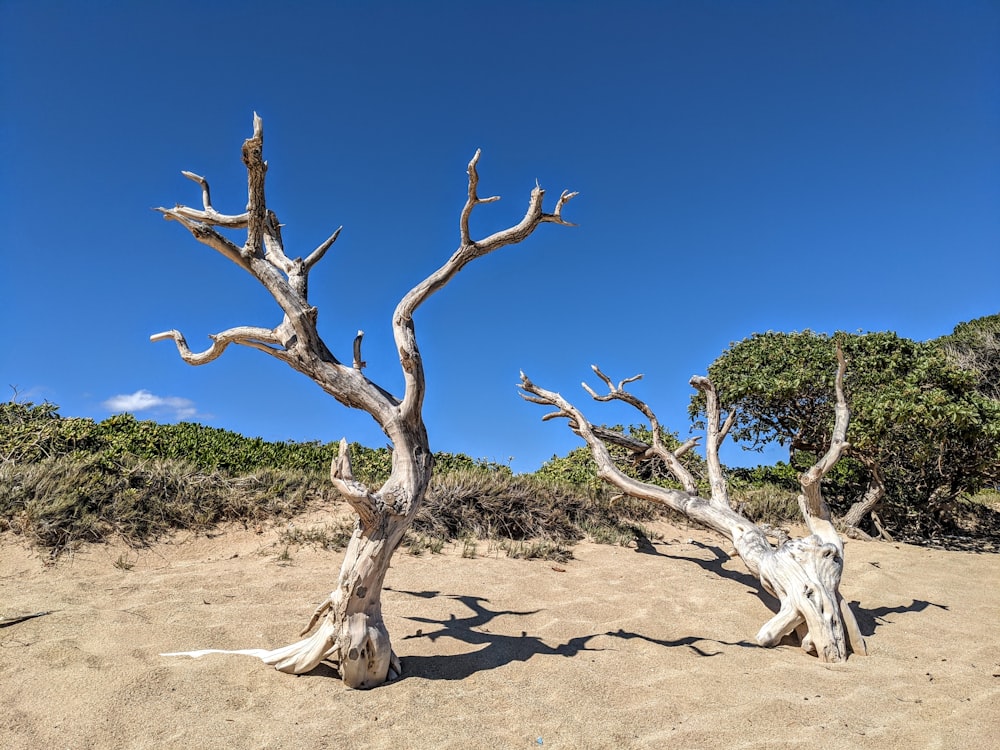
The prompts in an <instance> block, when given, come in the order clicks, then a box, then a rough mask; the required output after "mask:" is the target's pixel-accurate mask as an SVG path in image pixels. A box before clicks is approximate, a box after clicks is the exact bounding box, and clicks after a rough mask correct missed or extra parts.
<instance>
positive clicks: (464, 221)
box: [392, 151, 576, 415]
mask: <svg viewBox="0 0 1000 750" xmlns="http://www.w3.org/2000/svg"><path fill="white" fill-rule="evenodd" d="M479 156H480V152H479V151H477V152H476V154H475V156H473V158H472V161H470V162H469V167H468V175H469V195H468V199H467V200H466V203H465V206H464V208H463V209H462V214H461V218H460V229H461V232H460V234H461V246H460V247H459V248H458V249H457V250H456V251H455V252H454V253H453V254H452V256H451V258H449V259H448V261H447V262H446V263H445V264H444V265H443V266H441V267H440V268H438V269H437V270H436V271H434V272H433V273H432V274H431V275H430V276H428V277H427V278H426V279H424V280H423V281H422V282H420V283H419V284H417V285H416V286H415V287H413V289H411V290H410V291H409V292H408V293H407V294H406V295H405V296H404V297H403V299H402V300H400V302H399V304H398V305H397V306H396V310H395V312H394V313H393V316H392V326H393V335H394V339H395V342H396V349H397V351H398V352H399V361H400V365H401V366H402V368H403V379H404V382H405V394H404V396H403V407H402V408H403V413H404V415H412V414H415V413H417V412H419V411H420V409H421V408H422V406H423V400H424V393H425V390H426V384H425V382H424V371H423V362H422V359H421V356H420V350H419V348H418V347H417V340H416V331H415V329H414V324H413V313H414V312H415V311H416V309H417V308H418V307H419V306H420V305H421V304H423V303H424V302H425V301H426V300H427V299H428V298H429V297H430V296H431V295H432V294H434V292H436V291H438V290H439V289H441V288H442V287H443V286H444V285H445V284H447V283H448V282H449V281H450V280H451V279H452V278H453V277H454V276H455V274H457V273H458V272H459V271H461V270H462V269H463V268H464V267H465V266H466V265H468V264H469V263H470V262H471V261H473V260H475V259H476V258H481V257H483V256H484V255H488V254H489V253H492V252H494V251H495V250H499V249H500V248H503V247H506V246H508V245H514V244H517V243H519V242H521V241H523V240H525V239H527V238H528V237H529V236H530V235H531V234H532V233H533V232H534V231H535V230H536V229H537V228H538V227H539V225H541V224H544V223H558V224H567V225H568V222H565V221H563V219H562V217H561V212H562V208H563V206H565V204H566V203H567V202H568V201H569V200H570V199H571V198H572V197H573V196H574V195H576V193H564V194H563V197H562V199H561V200H560V203H559V208H558V210H559V214H547V213H545V212H544V211H543V210H542V201H543V198H544V197H545V191H544V190H542V189H541V188H539V187H537V186H536V187H535V188H534V189H533V190H532V191H531V196H530V198H529V200H528V209H527V211H526V212H525V214H524V218H522V219H521V221H520V222H518V223H517V224H515V225H514V226H512V227H509V228H507V229H504V230H501V231H499V232H495V233H494V234H492V235H490V236H489V237H487V238H485V239H482V240H478V241H477V240H473V239H472V236H471V234H470V231H469V217H470V216H471V214H472V210H473V208H475V207H476V206H477V205H479V204H481V203H492V202H494V201H496V200H499V196H491V197H490V198H480V197H479V194H478V186H479V172H478V164H479Z"/></svg>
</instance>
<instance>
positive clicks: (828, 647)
mask: <svg viewBox="0 0 1000 750" xmlns="http://www.w3.org/2000/svg"><path fill="white" fill-rule="evenodd" d="M837 355H838V361H839V367H838V370H837V377H836V394H837V407H836V424H835V426H834V431H833V439H832V441H831V445H830V448H829V450H828V451H827V453H826V454H825V455H824V456H823V457H822V458H820V460H819V461H817V463H816V464H815V465H814V466H813V467H812V468H811V469H809V471H807V472H805V473H803V474H802V475H801V476H800V479H799V482H800V485H801V494H800V495H799V506H800V508H801V510H802V515H803V517H804V519H805V521H806V524H807V526H808V528H809V531H810V535H809V536H807V537H804V538H802V539H791V540H789V539H784V540H781V541H780V543H779V544H778V546H777V547H774V546H772V544H771V543H770V541H769V540H768V536H767V534H766V533H765V531H764V530H763V529H761V528H760V527H759V526H757V525H756V524H754V523H752V522H751V521H750V520H748V519H747V518H745V517H744V516H742V515H741V514H739V513H738V512H736V511H735V510H733V509H732V507H731V506H730V501H729V491H728V487H727V484H726V480H725V477H724V475H723V471H722V464H721V462H720V460H719V446H720V445H721V444H722V441H723V440H724V439H725V437H726V434H727V433H728V431H729V429H730V427H731V426H732V423H733V419H734V413H733V412H730V413H729V414H727V416H726V419H725V421H723V420H722V418H721V409H720V408H719V401H718V398H717V396H716V392H715V388H714V387H713V385H712V383H711V381H710V380H709V379H708V378H705V377H700V376H696V377H693V378H692V379H691V385H692V386H694V387H695V388H696V389H698V390H700V391H701V392H702V393H704V394H705V396H706V400H707V409H706V435H705V437H706V445H705V456H706V464H707V471H708V478H709V483H710V488H711V490H710V497H709V498H708V499H705V498H702V497H700V496H699V494H698V483H697V481H696V479H695V477H694V476H692V474H691V473H690V472H689V471H688V470H687V469H686V468H685V467H684V465H683V464H682V463H681V462H680V461H679V460H678V459H679V458H680V456H681V455H682V454H683V452H685V451H687V450H690V448H691V447H692V444H693V441H689V442H687V443H685V444H683V445H681V446H680V447H679V448H677V449H676V450H674V451H670V450H669V449H667V448H666V447H665V446H664V445H663V444H662V443H661V442H660V429H659V422H658V420H657V418H656V415H655V414H654V413H653V411H652V409H650V408H649V406H648V405H647V404H646V403H644V402H643V401H641V400H639V399H638V398H636V397H635V396H634V395H632V394H630V393H628V392H627V391H626V390H625V385H626V384H628V383H630V382H633V381H635V380H637V379H639V378H641V377H642V376H641V375H638V376H635V377H633V378H628V379H626V380H623V381H621V382H619V383H618V384H615V383H613V382H612V380H611V379H610V378H609V377H608V376H607V375H605V374H604V373H603V372H601V371H600V370H599V369H598V368H597V367H596V366H595V367H594V368H593V369H594V372H595V373H596V374H597V375H598V377H600V378H601V380H603V381H604V383H605V384H606V385H607V387H608V393H607V394H605V395H598V394H597V393H596V392H595V391H593V390H592V389H591V388H590V387H589V386H588V385H587V384H586V383H584V384H583V387H584V389H586V390H587V392H588V393H590V395H591V396H592V397H593V398H594V399H596V400H597V401H623V402H625V403H627V404H630V405H631V406H633V407H635V408H636V409H638V410H639V411H640V412H641V413H642V414H643V415H644V416H645V417H646V419H648V420H649V423H650V427H651V430H652V435H653V438H652V439H653V442H652V444H647V443H643V442H642V441H639V440H636V439H635V438H634V437H631V436H625V435H622V434H620V433H618V432H616V431H613V430H608V429H606V428H603V427H599V426H595V425H593V424H591V423H590V422H589V421H587V419H586V417H584V415H583V413H582V412H581V411H580V410H579V409H577V408H576V407H575V406H573V405H572V404H570V403H569V402H568V401H566V399H564V398H563V397H562V396H560V395H559V394H558V393H554V392H552V391H547V390H545V389H543V388H540V387H538V386H537V385H535V384H534V383H532V382H531V380H529V379H528V378H527V376H525V375H524V373H522V374H521V384H520V387H521V389H522V393H521V396H522V397H523V398H525V399H526V400H528V401H531V402H533V403H537V404H543V405H546V406H553V407H555V409H556V411H555V412H553V413H550V414H547V415H546V416H545V417H543V419H545V420H548V419H554V418H559V417H565V418H566V419H568V420H569V426H570V429H572V430H573V431H574V432H575V433H576V434H577V435H579V436H580V437H582V438H583V439H584V440H585V441H586V443H587V445H588V446H589V448H590V452H591V455H592V456H593V458H594V461H595V462H596V464H597V473H598V476H600V477H601V478H602V479H604V480H605V481H607V482H610V483H611V484H612V485H614V486H615V487H617V488H618V489H620V490H621V491H622V492H624V493H626V494H628V495H631V496H633V497H638V498H642V499H644V500H648V501H651V502H654V503H658V504H661V505H665V506H667V507H668V508H671V509H673V510H675V511H677V512H679V513H682V514H683V515H685V516H687V517H688V518H689V519H691V520H692V521H695V522H696V523H698V524H700V525H702V526H705V527H707V528H709V529H712V530H713V531H717V532H719V533H720V534H723V535H724V536H726V537H727V538H728V539H729V540H730V541H731V542H732V544H733V547H734V548H735V550H736V552H737V554H738V555H739V556H740V557H741V558H742V559H743V562H744V563H745V564H746V566H747V568H749V570H750V571H751V572H752V573H753V575H754V576H756V577H757V578H758V579H759V580H760V582H761V584H762V585H763V587H764V588H765V589H766V590H767V591H768V592H770V593H771V594H773V595H774V596H775V597H777V598H778V600H779V602H780V604H781V607H780V610H779V611H778V613H777V614H775V615H774V617H773V618H771V620H769V621H768V622H767V623H766V624H765V625H764V627H762V628H761V629H760V632H758V633H757V642H758V643H759V644H760V645H762V646H774V645H777V644H778V643H779V642H780V641H781V639H782V638H784V637H785V636H786V635H789V634H790V633H792V632H793V631H795V632H796V633H797V634H798V636H799V639H800V642H801V644H802V648H803V649H805V650H806V651H807V652H810V653H815V654H816V655H817V656H818V657H819V658H820V659H821V660H822V661H824V662H839V661H844V660H845V659H847V655H848V651H849V649H850V650H853V651H854V652H856V653H861V654H864V653H866V649H865V643H864V639H863V638H862V637H861V632H860V630H859V629H858V625H857V621H856V620H855V618H854V614H853V613H852V612H851V609H850V606H849V605H848V603H847V602H846V601H845V600H844V599H843V597H842V596H841V595H840V590H839V586H840V577H841V573H842V572H843V566H844V544H843V541H842V540H841V538H840V536H839V535H838V534H837V531H836V530H835V529H834V527H833V524H832V522H831V519H830V510H829V508H828V507H827V504H826V502H825V501H824V500H823V495H822V492H821V489H820V482H821V480H822V478H823V476H824V475H825V474H826V473H827V472H828V471H829V470H830V469H831V468H833V466H834V464H836V462H837V460H838V459H839V458H840V455H841V454H842V453H843V451H844V450H846V449H847V448H848V444H847V442H846V435H847V424H848V420H849V413H848V408H847V403H846V400H845V399H844V390H843V377H844V368H845V363H844V358H843V354H842V353H841V352H840V351H839V350H838V352H837ZM608 443H612V444H617V445H620V446H622V447H624V448H626V449H628V450H630V451H632V452H633V453H635V454H637V455H640V456H642V457H646V458H651V457H654V456H656V457H659V458H660V459H661V460H662V461H663V462H664V463H665V464H666V466H667V467H668V469H669V470H670V472H671V473H672V474H673V475H674V476H675V477H676V479H677V480H678V481H679V482H680V484H681V486H682V487H683V488H684V489H682V490H672V489H666V488H663V487H659V486H657V485H652V484H647V483H645V482H640V481H637V480H635V479H632V478H631V477H629V476H627V475H626V474H624V473H623V472H622V471H621V470H619V469H618V467H617V466H616V465H615V463H614V460H613V459H612V457H611V454H610V452H609V451H608V447H607V444H608Z"/></svg>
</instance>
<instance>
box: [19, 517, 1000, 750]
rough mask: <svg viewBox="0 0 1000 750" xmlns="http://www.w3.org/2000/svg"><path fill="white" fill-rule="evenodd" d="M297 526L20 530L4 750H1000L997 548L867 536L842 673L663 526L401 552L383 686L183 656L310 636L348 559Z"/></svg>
mask: <svg viewBox="0 0 1000 750" xmlns="http://www.w3.org/2000/svg"><path fill="white" fill-rule="evenodd" d="M322 520H323V517H322V516H321V515H317V514H312V515H311V516H310V517H308V518H304V519H299V520H298V521H297V523H299V524H300V525H301V524H308V523H319V522H321V521H322ZM281 528H282V527H280V526H276V527H273V528H266V529H263V530H261V531H260V533H254V531H253V530H244V529H242V528H226V529H222V530H220V531H219V533H213V534H212V535H210V536H207V535H204V534H200V535H197V534H189V533H181V534H177V535H174V536H173V537H171V538H170V539H167V540H164V541H161V542H159V543H157V544H155V545H153V546H151V547H149V548H146V549H141V550H130V549H129V548H127V547H125V546H122V545H88V546H85V547H83V548H82V549H80V550H78V551H76V552H74V553H72V554H66V555H63V556H62V557H60V558H59V559H58V560H56V561H55V562H54V563H51V562H50V561H49V560H48V558H47V556H46V554H45V553H44V551H40V550H37V549H32V548H30V547H28V546H27V545H26V544H25V542H24V541H23V540H22V539H20V538H18V537H14V536H11V535H9V534H8V535H5V536H3V538H2V547H0V617H11V616H15V615H22V614H28V613H33V612H39V611H49V610H50V611H51V612H50V614H47V615H44V616H41V617H36V618H33V619H29V620H25V621H23V622H19V623H16V624H13V625H8V626H6V627H3V628H0V675H2V677H0V747H3V748H6V749H7V750H22V749H24V750H40V749H42V750H56V749H57V748H72V749H74V750H76V749H83V748H99V749H101V750H104V749H105V748H192V749H198V750H201V749H205V750H210V749H213V748H228V749H231V748H395V749H396V750H400V749H406V748H438V749H442V750H443V749H444V748H536V749H537V748H539V747H541V748H578V749H586V748H723V747H724V748H802V747H805V746H807V745H810V744H815V745H816V746H819V747H823V748H824V749H825V750H831V749H833V748H880V749H882V750H887V749H889V748H963V749H968V750H974V749H975V748H997V747H1000V555H996V554H976V553H969V552H944V551H940V550H932V549H924V548H920V547H915V546H909V545H905V544H895V543H883V542H861V541H849V542H848V544H847V549H846V571H845V574H844V580H843V584H842V586H841V591H842V593H843V594H844V596H845V597H846V598H847V599H848V600H849V601H852V602H856V603H857V604H856V612H857V613H858V620H859V622H860V624H861V628H862V631H863V632H864V633H865V635H866V636H868V645H869V651H870V655H869V656H867V657H859V656H853V655H852V656H851V658H850V659H849V660H848V661H847V662H846V663H843V664H821V663H820V662H819V661H817V660H816V659H815V658H813V657H810V656H808V655H806V654H805V653H803V652H802V651H801V650H800V649H799V648H798V647H797V646H794V645H787V646H784V645H783V646H779V647H778V648H775V649H763V648H759V647H757V646H756V645H755V644H754V643H753V637H754V635H755V633H756V632H757V630H758V629H759V628H760V626H761V625H762V624H763V623H764V622H765V621H766V620H767V619H768V618H769V617H770V616H771V613H770V611H769V610H768V605H767V603H766V601H765V600H764V599H762V598H761V595H760V594H759V590H758V586H757V585H756V583H755V581H754V579H753V578H752V577H751V576H750V575H749V574H748V573H747V572H746V569H745V568H744V567H743V565H742V563H741V562H740V561H739V560H738V559H736V560H731V559H729V558H728V556H727V554H726V552H725V548H726V545H725V543H724V542H722V541H720V540H719V538H718V537H716V536H714V535H712V534H710V533H708V532H704V531H701V530H698V529H696V528H678V527H674V526H670V525H668V524H665V523H664V524H660V525H659V526H658V527H657V530H658V531H659V533H660V534H661V535H662V536H661V538H660V539H658V540H657V541H654V543H653V544H652V546H649V545H643V546H642V548H641V549H636V548H635V547H632V548H628V547H618V546H605V545H596V544H591V543H581V544H579V545H577V546H576V547H575V548H574V550H573V552H574V559H573V560H570V561H568V562H565V563H553V562H550V561H540V560H533V561H526V560H515V559H510V558H508V557H507V556H506V555H505V553H503V552H502V551H498V550H496V549H493V548H491V545H489V544H488V543H486V542H480V543H479V545H478V549H477V556H476V557H475V558H466V557H463V556H462V545H457V546H454V547H446V548H445V550H444V551H443V553H442V554H433V555H432V554H429V553H424V554H423V555H421V556H414V555H411V554H408V553H407V552H406V550H405V549H400V550H399V551H398V552H397V553H396V556H395V557H394V559H393V566H392V569H391V570H390V572H389V576H388V578H387V581H386V590H385V592H384V594H383V597H382V602H383V610H384V615H385V618H386V622H387V625H388V627H389V632H390V634H391V636H392V639H393V645H394V648H395V650H396V652H397V653H398V654H399V656H400V658H401V660H402V665H403V670H404V675H403V677H402V678H401V679H400V680H398V681H396V682H393V683H390V684H387V685H385V686H383V687H380V688H377V689H375V690H371V691H353V690H349V689H347V688H345V687H344V686H343V684H342V683H341V682H340V680H339V679H338V678H337V676H336V673H335V671H334V670H333V669H332V668H330V667H328V666H326V665H321V667H320V668H318V669H317V670H315V671H314V672H313V673H311V674H309V675H304V676H301V677H295V676H291V675H286V674H282V673H280V672H277V671H275V670H274V669H272V668H271V667H268V666H266V665H264V664H262V663H261V662H259V661H258V660H256V659H254V658H251V657H247V656H236V655H210V656H205V657H203V658H201V659H191V658H184V657H172V658H168V657H163V656H161V655H160V654H161V653H162V652H169V651H179V650H193V649H202V648H223V649H241V648H274V647H278V646H282V645H285V644H287V643H291V642H293V641H295V640H297V639H298V633H299V631H300V630H301V629H302V627H303V626H304V625H305V623H306V622H307V621H308V619H309V616H310V615H311V614H312V610H313V608H314V607H315V606H316V604H318V603H319V602H320V601H321V600H322V599H323V598H324V596H325V595H326V594H327V593H328V591H329V589H330V588H332V586H333V584H334V582H335V580H336V575H337V572H338V570H339V565H340V561H341V559H342V556H343V552H328V551H323V550H322V549H319V548H312V547H301V548H292V549H289V550H288V552H289V555H288V556H289V557H290V559H282V558H283V557H284V556H283V555H282V552H283V551H284V550H285V546H284V545H283V544H281V543H280V542H279V541H278V538H279V532H280V530H281ZM116 563H117V565H116ZM128 565H131V566H132V567H131V568H130V569H126V568H127V567H128ZM772 604H773V603H772Z"/></svg>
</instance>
